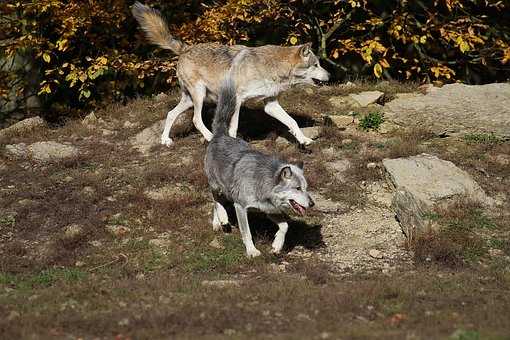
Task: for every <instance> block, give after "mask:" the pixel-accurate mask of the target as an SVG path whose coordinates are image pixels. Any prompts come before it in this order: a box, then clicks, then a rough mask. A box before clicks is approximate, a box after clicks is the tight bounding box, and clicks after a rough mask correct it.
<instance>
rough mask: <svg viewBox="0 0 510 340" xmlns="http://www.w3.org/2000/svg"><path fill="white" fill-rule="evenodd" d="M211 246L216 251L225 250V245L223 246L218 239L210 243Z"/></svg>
mask: <svg viewBox="0 0 510 340" xmlns="http://www.w3.org/2000/svg"><path fill="white" fill-rule="evenodd" d="M209 246H210V247H212V248H215V249H225V247H224V246H223V244H221V243H220V241H219V240H218V238H216V237H215V238H214V239H213V240H212V241H211V242H210V243H209Z"/></svg>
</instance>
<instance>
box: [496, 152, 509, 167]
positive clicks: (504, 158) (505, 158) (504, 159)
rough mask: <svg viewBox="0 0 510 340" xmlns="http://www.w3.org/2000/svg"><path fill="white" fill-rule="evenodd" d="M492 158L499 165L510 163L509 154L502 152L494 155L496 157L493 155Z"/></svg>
mask: <svg viewBox="0 0 510 340" xmlns="http://www.w3.org/2000/svg"><path fill="white" fill-rule="evenodd" d="M494 160H495V161H496V163H498V164H500V165H509V164H510V156H509V155H506V154H503V153H500V154H499V155H496V157H494Z"/></svg>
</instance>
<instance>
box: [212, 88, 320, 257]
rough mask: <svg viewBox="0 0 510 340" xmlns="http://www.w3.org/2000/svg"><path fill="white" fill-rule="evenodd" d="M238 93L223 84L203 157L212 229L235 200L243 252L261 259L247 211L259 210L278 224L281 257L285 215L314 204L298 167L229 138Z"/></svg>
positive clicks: (223, 219)
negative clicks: (211, 200)
mask: <svg viewBox="0 0 510 340" xmlns="http://www.w3.org/2000/svg"><path fill="white" fill-rule="evenodd" d="M238 93H239V91H238V90H237V89H236V85H235V82H234V81H233V80H232V79H227V80H226V81H225V82H224V83H223V85H221V89H220V91H219V99H218V104H217V107H216V113H215V117H214V121H213V125H212V129H213V137H212V139H211V141H210V142H209V144H208V146H207V150H206V155H205V173H206V176H207V179H208V181H209V186H210V188H211V191H212V194H213V198H214V210H213V221H212V224H213V230H220V229H221V227H222V225H227V224H228V223H229V221H228V216H227V212H226V210H225V207H224V204H225V203H226V202H233V203H234V208H235V211H236V215H237V221H238V224H239V230H240V232H241V238H242V240H243V243H244V246H245V248H246V254H247V256H249V257H256V256H259V255H260V251H259V250H258V249H257V248H255V245H254V244H253V240H252V236H251V232H250V226H249V224H248V216H247V213H248V211H249V210H258V211H261V212H263V213H266V214H267V216H268V217H269V218H270V219H271V220H272V221H273V222H274V223H275V224H277V225H278V231H277V232H276V235H275V238H274V241H273V244H272V251H273V252H274V253H279V252H280V251H281V250H282V248H283V244H284V242H285V234H286V233H287V229H288V224H287V219H288V214H290V213H296V214H299V215H304V213H305V211H306V209H308V208H310V207H313V206H314V202H313V200H312V198H311V197H310V194H309V193H308V192H307V187H308V185H307V182H306V179H305V177H304V175H303V165H302V164H290V163H288V162H285V161H283V160H280V159H279V158H277V157H275V156H270V155H266V154H264V153H261V152H260V151H257V150H253V149H251V148H250V145H249V144H248V143H247V142H245V141H244V140H242V139H240V138H233V137H231V136H229V135H228V129H229V122H230V120H231V118H232V115H234V114H235V112H236V110H237V108H238V99H237V94H238Z"/></svg>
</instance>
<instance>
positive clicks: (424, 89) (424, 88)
mask: <svg viewBox="0 0 510 340" xmlns="http://www.w3.org/2000/svg"><path fill="white" fill-rule="evenodd" d="M438 89H439V87H435V86H434V84H423V85H420V86H419V87H418V90H420V92H421V93H423V94H427V93H431V92H434V91H436V90H438Z"/></svg>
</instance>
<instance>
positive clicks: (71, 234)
mask: <svg viewBox="0 0 510 340" xmlns="http://www.w3.org/2000/svg"><path fill="white" fill-rule="evenodd" d="M81 233H83V227H82V226H80V225H78V224H71V225H68V226H67V227H65V228H64V238H66V239H73V238H75V237H77V236H79V235H80V234H81Z"/></svg>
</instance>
